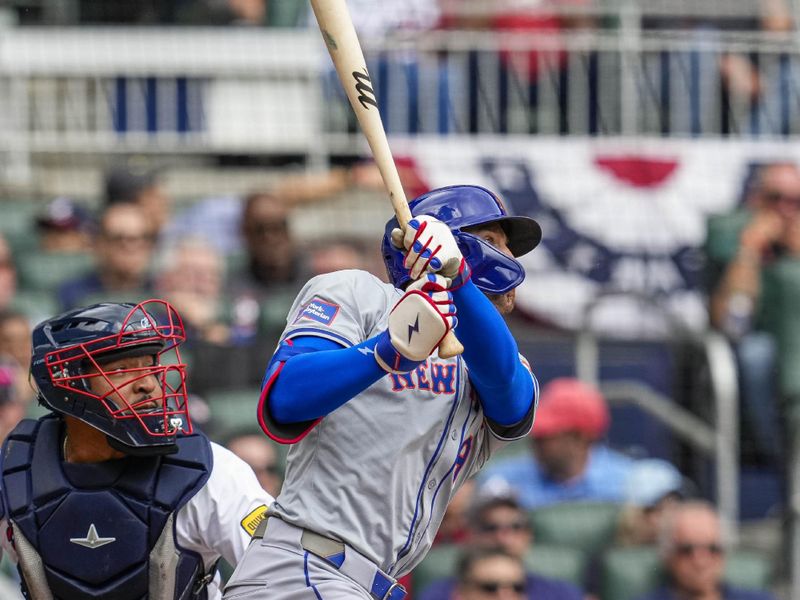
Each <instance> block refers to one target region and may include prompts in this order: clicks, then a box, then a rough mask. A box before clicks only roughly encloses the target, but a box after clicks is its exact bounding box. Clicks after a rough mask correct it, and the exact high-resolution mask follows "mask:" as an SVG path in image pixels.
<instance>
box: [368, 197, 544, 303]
mask: <svg viewBox="0 0 800 600" xmlns="http://www.w3.org/2000/svg"><path fill="white" fill-rule="evenodd" d="M408 207H409V208H410V209H411V214H412V215H413V216H415V217H416V216H419V215H430V216H432V217H436V218H437V219H439V220H440V221H442V222H444V223H447V224H448V225H449V226H450V229H451V230H452V231H453V235H454V236H455V238H456V242H457V243H458V247H459V249H460V250H461V253H462V254H463V255H464V258H466V260H467V263H468V264H469V267H470V269H471V270H472V280H473V281H474V282H475V285H477V286H478V288H479V289H481V290H482V291H484V292H487V293H489V294H504V293H505V292H507V291H509V290H512V289H514V288H515V287H517V286H518V285H519V284H520V283H522V280H523V279H524V278H525V271H524V269H523V268H522V265H520V264H519V262H518V261H516V260H514V259H513V258H510V257H508V256H506V255H505V254H503V253H502V252H500V251H499V250H497V249H496V248H494V247H493V246H492V245H491V244H489V243H487V242H485V241H484V240H482V239H480V238H479V237H477V236H475V235H472V234H471V233H467V232H465V231H463V229H465V228H469V227H474V226H476V225H486V224H489V223H497V224H499V225H500V226H501V227H502V228H503V230H504V231H505V233H506V235H507V236H508V247H509V249H510V250H511V252H512V253H513V254H514V256H522V255H523V254H526V253H528V252H530V251H531V250H533V249H534V248H535V247H536V245H537V244H538V243H539V242H540V241H541V239H542V229H541V227H539V224H538V223H537V222H536V221H534V220H533V219H531V218H530V217H512V216H509V214H508V213H507V212H506V209H505V207H504V206H503V204H502V202H501V201H500V199H499V198H498V197H497V196H495V195H494V194H493V193H492V192H490V191H489V190H487V189H486V188H482V187H479V186H477V185H453V186H449V187H444V188H439V189H436V190H432V191H430V192H428V193H426V194H423V195H422V196H420V197H418V198H416V199H414V200H413V201H412V202H410V203H409V205H408ZM396 227H399V225H398V223H397V219H396V218H395V219H392V220H390V221H389V222H388V223H387V224H386V229H385V231H384V235H383V241H382V243H381V253H382V254H383V261H384V263H385V264H386V271H387V272H388V274H389V279H391V281H392V283H393V284H394V285H395V287H398V288H402V287H403V286H404V285H405V284H406V283H408V281H409V280H410V278H409V276H408V270H407V269H406V268H404V267H403V259H404V257H405V251H404V250H401V249H399V248H397V247H396V246H395V245H394V244H392V237H391V234H392V230H393V229H395V228H396Z"/></svg>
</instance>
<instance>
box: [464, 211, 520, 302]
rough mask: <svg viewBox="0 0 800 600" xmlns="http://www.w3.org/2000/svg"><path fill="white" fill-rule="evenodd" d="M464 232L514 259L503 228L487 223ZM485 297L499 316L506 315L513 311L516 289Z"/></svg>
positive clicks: (466, 229) (465, 229)
mask: <svg viewBox="0 0 800 600" xmlns="http://www.w3.org/2000/svg"><path fill="white" fill-rule="evenodd" d="M464 231H466V232H467V233H471V234H472V235H474V236H477V237H479V238H481V239H482V240H483V241H485V242H487V243H489V244H491V245H492V246H494V247H495V248H497V249H498V250H499V251H500V252H502V253H503V254H505V255H506V256H509V257H511V258H514V254H513V253H512V252H511V249H510V248H509V247H508V236H507V235H506V232H505V231H503V228H502V227H501V226H500V225H498V224H497V223H489V224H487V225H477V226H475V227H469V228H466V227H465V228H464ZM486 297H487V298H489V300H491V302H492V304H494V306H495V308H497V310H498V311H499V312H500V314H501V315H507V314H509V313H510V312H511V311H513V310H514V302H515V300H516V297H517V291H516V289H513V290H510V291H508V292H506V293H505V294H486Z"/></svg>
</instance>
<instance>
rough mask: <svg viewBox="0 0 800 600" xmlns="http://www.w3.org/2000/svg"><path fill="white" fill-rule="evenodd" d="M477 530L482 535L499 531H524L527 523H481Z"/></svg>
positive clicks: (521, 521)
mask: <svg viewBox="0 0 800 600" xmlns="http://www.w3.org/2000/svg"><path fill="white" fill-rule="evenodd" d="M478 529H479V530H480V531H481V532H482V533H497V532H499V531H526V530H527V529H528V523H527V521H523V520H519V521H510V522H508V523H481V524H480V525H478Z"/></svg>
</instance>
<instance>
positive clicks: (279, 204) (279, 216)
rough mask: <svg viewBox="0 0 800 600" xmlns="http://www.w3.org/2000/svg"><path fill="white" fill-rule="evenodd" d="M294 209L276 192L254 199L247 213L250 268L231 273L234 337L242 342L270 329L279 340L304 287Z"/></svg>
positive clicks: (245, 226) (246, 207)
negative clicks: (294, 231)
mask: <svg viewBox="0 0 800 600" xmlns="http://www.w3.org/2000/svg"><path fill="white" fill-rule="evenodd" d="M290 210H291V208H290V206H289V205H288V204H287V203H286V202H284V201H283V199H282V198H280V197H278V196H275V195H273V194H271V193H266V192H259V193H254V194H251V195H250V196H248V197H247V199H246V200H245V205H244V210H243V212H242V236H243V239H244V243H245V250H246V258H247V262H246V264H245V265H244V266H243V267H242V268H241V269H240V270H239V271H238V272H234V273H231V275H230V277H229V280H230V293H231V296H232V302H233V317H232V320H233V322H234V326H235V327H236V328H237V330H236V331H234V334H235V335H236V336H237V337H238V338H240V339H241V341H242V342H244V341H246V340H247V339H251V338H253V337H254V336H255V334H256V331H257V330H258V329H259V328H261V329H266V330H268V331H269V332H273V333H275V335H277V334H278V333H279V332H280V330H282V329H283V327H284V326H285V324H286V312H287V311H288V310H289V307H290V306H291V304H292V302H293V301H294V297H295V295H296V294H297V292H298V290H299V289H300V286H301V285H302V284H303V282H304V277H303V272H301V270H303V269H305V266H304V265H303V261H302V260H301V257H300V253H299V252H298V249H297V246H296V244H295V241H294V240H293V238H292V233H291V230H290V227H289V214H290Z"/></svg>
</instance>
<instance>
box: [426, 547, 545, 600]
mask: <svg viewBox="0 0 800 600" xmlns="http://www.w3.org/2000/svg"><path fill="white" fill-rule="evenodd" d="M527 593H528V588H527V582H526V580H525V570H524V568H523V565H522V561H521V560H520V558H519V557H517V556H514V555H513V554H511V553H510V552H508V551H506V550H503V549H502V548H498V547H494V548H492V547H489V548H485V547H480V546H479V547H477V548H472V549H470V550H468V551H467V552H466V553H465V554H464V556H463V557H462V558H461V560H460V562H459V564H458V583H457V586H456V590H455V591H454V593H453V594H452V595H450V596H441V599H442V600H524V599H525V598H532V597H533V596H529V595H527Z"/></svg>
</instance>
